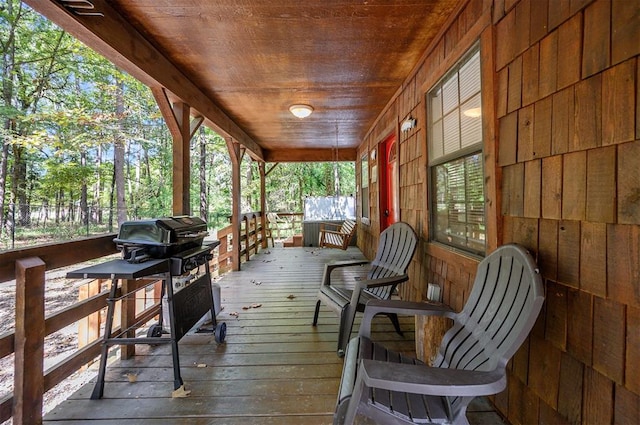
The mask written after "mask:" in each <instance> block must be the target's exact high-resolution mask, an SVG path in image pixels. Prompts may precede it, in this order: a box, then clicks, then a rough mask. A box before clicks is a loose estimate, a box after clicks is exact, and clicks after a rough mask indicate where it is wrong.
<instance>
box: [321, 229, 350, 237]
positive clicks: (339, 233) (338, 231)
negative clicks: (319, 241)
mask: <svg viewBox="0 0 640 425" xmlns="http://www.w3.org/2000/svg"><path fill="white" fill-rule="evenodd" d="M320 231H321V232H322V233H329V234H332V235H340V236H345V235H348V233H344V232H341V231H340V230H326V229H320Z"/></svg>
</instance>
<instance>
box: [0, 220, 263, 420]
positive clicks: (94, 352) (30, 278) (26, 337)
mask: <svg viewBox="0 0 640 425" xmlns="http://www.w3.org/2000/svg"><path fill="white" fill-rule="evenodd" d="M263 223H264V220H263V217H262V214H261V213H260V212H251V213H246V214H243V215H242V217H241V220H240V227H241V228H240V235H241V236H240V241H239V243H240V246H241V249H240V258H241V260H246V261H248V260H249V259H250V257H251V255H252V254H255V253H257V252H258V251H259V250H260V248H261V247H262V246H263V242H264V244H265V246H266V240H265V239H264V236H265V233H264V229H263ZM231 235H232V228H231V226H227V227H225V228H223V229H220V230H218V232H217V239H218V240H220V245H219V247H218V248H217V249H216V251H217V255H214V258H213V260H212V261H211V263H210V268H211V271H212V273H213V275H214V276H215V275H220V274H223V273H226V272H227V271H228V270H230V269H231V264H232V256H233V255H234V254H233V243H234V241H233V240H232V236H231ZM114 237H115V235H114V234H109V235H105V236H100V237H93V238H86V239H82V240H78V241H73V242H67V243H61V244H51V245H46V246H39V247H36V248H28V249H20V250H14V251H8V252H5V253H0V283H2V282H7V281H10V280H13V279H15V280H16V322H15V323H16V324H15V331H14V332H7V333H5V334H3V335H0V359H2V358H4V357H6V356H9V355H11V354H12V353H15V361H14V391H13V393H12V394H7V395H5V396H4V397H3V398H1V399H0V423H1V422H4V421H5V420H7V419H9V418H11V417H13V422H14V424H16V425H17V424H39V423H41V422H42V399H43V394H44V392H46V391H48V390H50V389H51V388H53V387H54V386H55V385H57V384H58V383H60V382H62V381H63V380H64V379H66V378H67V377H68V376H70V375H71V374H72V373H74V372H75V371H77V370H79V369H81V368H82V367H83V366H84V365H86V364H88V363H90V362H92V361H94V360H95V359H96V358H97V357H98V356H99V355H100V348H101V342H102V335H100V325H101V315H102V314H103V313H102V312H103V310H104V309H105V307H106V300H107V296H108V286H109V282H106V281H101V280H90V279H87V280H86V281H85V282H83V284H82V285H81V286H80V288H79V301H78V302H77V303H75V304H73V305H71V306H69V307H67V308H64V309H62V310H60V311H57V312H55V313H53V314H50V315H45V309H44V293H45V271H47V270H53V269H57V268H60V267H67V266H73V265H76V264H79V263H82V262H84V261H88V260H93V259H99V258H102V257H105V256H107V255H112V254H116V253H117V251H116V247H115V244H114V243H113V238H114ZM214 254H215V252H214ZM123 283H124V284H125V286H126V287H127V291H135V292H133V293H132V294H131V295H130V296H128V297H126V298H124V299H123V300H121V301H119V305H118V306H117V307H116V315H115V318H116V321H115V323H114V329H113V333H114V334H115V333H119V332H120V329H130V328H131V327H133V326H134V324H139V323H146V322H149V321H151V320H153V319H154V317H156V316H157V315H158V313H159V312H160V304H161V301H160V299H159V298H160V282H159V281H157V282H155V284H154V285H151V284H153V283H154V281H153V279H139V280H137V281H127V282H123ZM148 287H150V288H153V290H148V289H147V288H148ZM73 323H77V324H78V344H79V347H78V349H77V350H76V351H75V352H74V353H73V354H71V355H70V356H68V357H67V358H65V359H64V360H63V361H61V362H60V363H58V364H56V365H54V366H52V367H50V368H48V369H47V370H46V371H43V367H42V366H43V362H44V360H43V359H44V355H45V353H44V339H45V337H46V336H48V335H51V334H52V333H54V332H57V331H59V330H61V329H63V328H65V327H66V326H69V325H71V324H73ZM133 350H135V348H134V346H125V347H123V349H122V350H121V351H120V356H121V358H126V357H128V356H130V355H133V354H134V352H133Z"/></svg>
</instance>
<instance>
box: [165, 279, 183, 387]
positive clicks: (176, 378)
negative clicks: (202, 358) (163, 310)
mask: <svg viewBox="0 0 640 425" xmlns="http://www.w3.org/2000/svg"><path fill="white" fill-rule="evenodd" d="M162 284H163V285H165V291H166V294H167V308H168V309H169V327H170V330H171V355H172V357H173V389H174V390H177V389H178V388H180V387H181V386H182V385H183V384H184V383H183V382H182V377H181V376H180V356H179V354H178V338H177V337H176V336H177V334H176V316H175V310H174V308H173V282H172V280H171V275H170V274H169V275H168V276H167V277H165V278H164V279H163V280H162Z"/></svg>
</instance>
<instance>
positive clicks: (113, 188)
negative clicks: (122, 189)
mask: <svg viewBox="0 0 640 425" xmlns="http://www.w3.org/2000/svg"><path fill="white" fill-rule="evenodd" d="M115 195H116V169H115V167H114V169H113V173H112V174H111V190H110V191H109V232H113V205H114V203H115V201H114V199H115Z"/></svg>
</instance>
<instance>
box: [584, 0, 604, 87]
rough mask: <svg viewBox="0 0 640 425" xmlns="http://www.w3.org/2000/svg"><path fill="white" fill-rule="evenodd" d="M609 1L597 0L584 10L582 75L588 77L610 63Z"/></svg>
mask: <svg viewBox="0 0 640 425" xmlns="http://www.w3.org/2000/svg"><path fill="white" fill-rule="evenodd" d="M610 46H611V2H610V1H609V0H599V1H596V2H595V3H593V4H592V5H591V6H589V7H588V8H587V9H586V10H585V11H584V50H583V52H584V54H583V57H582V76H583V77H590V76H592V75H593V74H596V73H598V72H600V71H602V70H604V69H606V68H607V67H608V66H609V65H610V64H611V60H610V58H611V54H610Z"/></svg>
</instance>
